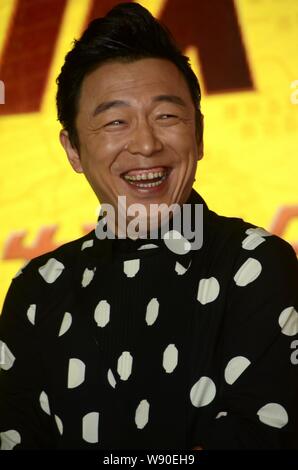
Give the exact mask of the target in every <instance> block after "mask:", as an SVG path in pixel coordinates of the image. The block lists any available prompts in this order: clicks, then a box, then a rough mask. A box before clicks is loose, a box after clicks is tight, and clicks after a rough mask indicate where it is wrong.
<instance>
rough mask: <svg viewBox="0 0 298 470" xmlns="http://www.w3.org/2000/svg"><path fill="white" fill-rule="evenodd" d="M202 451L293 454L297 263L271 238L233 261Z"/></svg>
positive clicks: (296, 433) (297, 435)
mask: <svg viewBox="0 0 298 470" xmlns="http://www.w3.org/2000/svg"><path fill="white" fill-rule="evenodd" d="M234 273H235V274H234V276H233V279H232V280H231V285H230V288H229V294H228V298H227V300H226V321H225V325H224V330H223V331H224V346H223V349H222V351H223V353H222V358H221V368H220V369H221V370H220V378H219V391H218V399H217V404H216V409H215V412H214V414H213V416H212V418H211V421H210V420H209V421H208V422H206V423H205V426H204V430H203V432H201V435H200V436H197V440H196V442H195V443H194V445H201V446H202V447H203V448H204V449H250V450H251V449H298V335H297V333H298V295H297V293H298V263H297V258H296V255H295V253H294V250H293V249H292V247H291V246H290V245H289V244H288V243H287V242H285V241H284V240H282V239H280V238H279V237H276V236H271V237H268V238H266V240H265V241H264V243H262V244H260V246H258V248H256V249H255V250H253V251H247V250H243V251H242V252H241V256H240V257H239V259H238V260H237V263H236V265H235V270H234Z"/></svg>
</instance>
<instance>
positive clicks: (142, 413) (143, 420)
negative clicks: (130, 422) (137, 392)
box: [135, 400, 150, 429]
mask: <svg viewBox="0 0 298 470" xmlns="http://www.w3.org/2000/svg"><path fill="white" fill-rule="evenodd" d="M149 408H150V405H149V403H148V401H147V400H142V401H141V402H140V403H139V406H138V407H137V409H136V414H135V423H136V425H137V428H138V429H143V428H144V427H145V426H146V424H147V423H148V420H149Z"/></svg>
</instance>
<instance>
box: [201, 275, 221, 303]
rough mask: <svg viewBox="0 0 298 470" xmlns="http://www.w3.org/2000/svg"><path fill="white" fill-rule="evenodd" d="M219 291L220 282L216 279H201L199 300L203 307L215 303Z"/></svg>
mask: <svg viewBox="0 0 298 470" xmlns="http://www.w3.org/2000/svg"><path fill="white" fill-rule="evenodd" d="M219 290H220V287H219V282H218V280H217V279H216V278H215V277H210V278H209V279H201V280H200V282H199V288H198V295H197V299H198V301H199V302H200V303H201V304H203V305H205V304H208V303H210V302H213V301H214V300H215V299H216V298H217V297H218V294H219Z"/></svg>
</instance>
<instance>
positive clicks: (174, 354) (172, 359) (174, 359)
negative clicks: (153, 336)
mask: <svg viewBox="0 0 298 470" xmlns="http://www.w3.org/2000/svg"><path fill="white" fill-rule="evenodd" d="M177 364H178V349H177V348H176V346H175V344H169V345H168V346H167V348H166V349H165V350H164V353H163V360H162V366H163V368H164V370H165V371H166V372H167V373H168V374H170V373H171V372H173V370H174V369H175V368H176V367H177Z"/></svg>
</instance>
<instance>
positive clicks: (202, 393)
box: [190, 377, 216, 408]
mask: <svg viewBox="0 0 298 470" xmlns="http://www.w3.org/2000/svg"><path fill="white" fill-rule="evenodd" d="M215 395H216V387H215V383H214V382H213V380H211V379H210V378H209V377H201V378H200V379H199V380H198V381H197V382H196V383H195V384H194V385H193V386H192V388H191V391H190V401H191V403H192V404H193V406H195V407H196V408H199V407H201V406H206V405H209V403H211V402H212V400H213V399H214V397H215Z"/></svg>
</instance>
